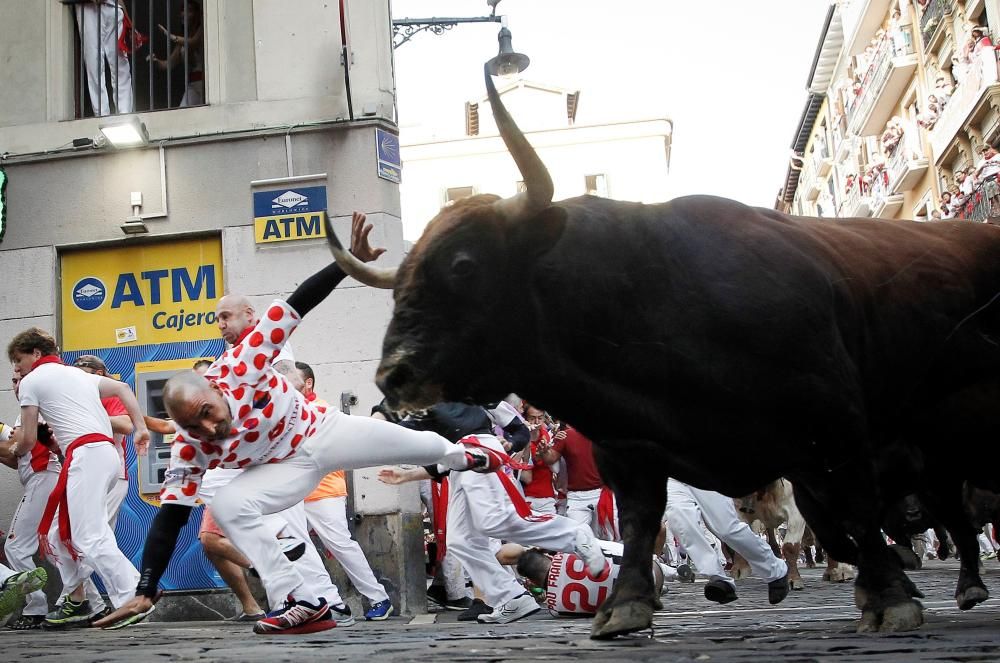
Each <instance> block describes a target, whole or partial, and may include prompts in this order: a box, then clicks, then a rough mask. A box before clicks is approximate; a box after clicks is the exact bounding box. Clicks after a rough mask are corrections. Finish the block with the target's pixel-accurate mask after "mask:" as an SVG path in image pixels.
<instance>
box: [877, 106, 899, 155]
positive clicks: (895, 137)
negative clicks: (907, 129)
mask: <svg viewBox="0 0 1000 663" xmlns="http://www.w3.org/2000/svg"><path fill="white" fill-rule="evenodd" d="M902 138H903V119H902V118H901V117H899V116H898V115H895V116H893V118H892V119H891V120H889V123H888V124H887V125H885V131H884V132H883V133H882V139H881V140H882V152H883V153H885V155H886V156H892V154H893V152H895V151H896V146H897V145H899V141H900V140H901V139H902Z"/></svg>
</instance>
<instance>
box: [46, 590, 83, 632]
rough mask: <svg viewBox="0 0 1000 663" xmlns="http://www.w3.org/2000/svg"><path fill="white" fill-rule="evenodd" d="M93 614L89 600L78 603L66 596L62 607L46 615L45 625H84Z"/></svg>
mask: <svg viewBox="0 0 1000 663" xmlns="http://www.w3.org/2000/svg"><path fill="white" fill-rule="evenodd" d="M91 612H92V611H91V609H90V601H88V600H87V599H84V600H82V601H80V602H79V603H77V602H76V601H73V600H71V599H70V598H69V597H68V596H66V597H64V598H63V603H62V605H61V606H59V607H57V608H56V609H55V610H53V611H52V612H50V613H49V614H47V615H45V623H46V624H48V625H49V626H68V625H70V624H84V623H86V622H87V620H89V619H90V613H91Z"/></svg>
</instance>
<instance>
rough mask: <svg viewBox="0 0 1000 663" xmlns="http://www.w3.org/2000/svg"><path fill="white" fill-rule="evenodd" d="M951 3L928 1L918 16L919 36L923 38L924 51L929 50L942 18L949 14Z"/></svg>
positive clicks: (940, 0) (939, 0) (935, 0)
mask: <svg viewBox="0 0 1000 663" xmlns="http://www.w3.org/2000/svg"><path fill="white" fill-rule="evenodd" d="M950 10H951V3H950V2H948V1H947V0H930V2H928V3H927V6H926V7H924V13H923V14H921V15H920V35H921V36H922V37H923V42H924V50H927V49H928V48H930V45H931V43H932V40H933V38H934V33H936V32H937V29H938V28H939V27H941V23H942V22H944V17H945V15H946V14H947V13H950Z"/></svg>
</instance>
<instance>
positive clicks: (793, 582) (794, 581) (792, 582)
mask: <svg viewBox="0 0 1000 663" xmlns="http://www.w3.org/2000/svg"><path fill="white" fill-rule="evenodd" d="M788 584H789V586H790V587H791V588H792V589H793V590H795V591H799V590H800V589H805V588H806V584H805V583H804V582H802V578H789V579H788Z"/></svg>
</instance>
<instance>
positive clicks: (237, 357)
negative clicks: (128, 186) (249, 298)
mask: <svg viewBox="0 0 1000 663" xmlns="http://www.w3.org/2000/svg"><path fill="white" fill-rule="evenodd" d="M363 225H364V215H360V214H355V217H354V230H355V232H354V233H353V237H354V241H352V247H351V250H352V252H354V254H355V255H356V256H357V257H358V258H360V259H361V260H365V261H367V260H370V259H372V258H373V257H374V256H375V255H378V253H377V252H375V251H374V250H373V249H371V247H370V246H369V245H368V241H367V234H368V233H367V231H368V230H369V229H370V227H368V228H364V230H363V231H362V230H361V228H362V226H363ZM344 276H345V274H344V272H343V271H342V270H341V268H340V267H339V266H338V265H337V263H331V264H330V265H329V266H328V267H326V268H325V269H323V270H321V271H320V272H318V273H316V274H314V275H313V276H311V277H309V278H308V279H306V280H305V281H303V283H302V284H301V285H300V286H299V287H298V288H297V289H296V290H295V292H294V293H292V295H291V296H290V297H289V298H288V300H287V301H282V300H280V299H278V300H275V301H274V302H273V303H272V304H271V305H270V306H269V307H268V308H267V311H266V313H265V314H264V315H263V316H261V320H260V321H259V322H258V323H257V325H256V326H255V327H254V329H253V331H252V332H251V333H250V334H248V335H247V336H246V337H245V338H244V339H243V340H242V341H241V342H240V343H238V344H237V345H235V346H233V347H232V348H230V349H229V350H227V351H226V352H224V353H223V354H222V356H221V357H219V359H217V360H216V361H215V362H214V363H213V364H212V365H211V366H210V367H209V369H208V371H207V372H206V373H205V375H204V377H202V376H200V375H198V374H197V373H195V372H194V371H185V372H183V373H179V374H177V375H175V376H173V377H172V378H170V380H168V381H167V383H166V385H165V386H164V390H163V401H164V405H165V406H166V409H167V412H168V413H169V415H170V417H171V418H172V419H173V420H174V422H175V423H176V425H177V427H178V434H177V437H176V438H175V440H174V442H173V445H172V448H171V457H170V465H169V468H168V469H167V473H166V477H165V479H164V485H163V489H162V491H161V494H160V498H161V503H162V507H161V509H160V512H159V513H158V514H157V516H156V518H155V519H154V520H153V523H152V526H151V528H150V531H149V535H148V536H147V538H146V545H145V549H144V551H143V559H142V569H141V571H142V574H141V578H140V580H139V585H138V587H137V589H136V596H135V598H134V599H132V600H131V601H130V602H129V603H127V604H126V605H125V606H123V607H122V608H120V609H119V610H116V611H115V612H114V613H112V614H111V615H109V616H108V617H107V618H106V619H104V620H101V621H100V622H97V625H98V626H102V627H106V626H111V627H119V626H121V625H128V624H131V623H135V622H136V621H138V620H140V619H142V618H143V617H144V616H145V615H147V614H149V612H150V611H151V610H152V608H153V603H154V602H155V597H156V594H157V584H158V582H159V580H160V577H161V576H162V574H163V572H164V571H165V570H166V567H167V564H168V562H169V561H170V557H171V555H172V554H173V550H174V546H175V545H176V541H177V536H178V533H179V532H180V529H181V527H183V526H184V524H185V523H186V522H187V519H188V516H189V514H190V512H191V508H192V507H193V506H194V504H195V499H196V498H197V496H198V491H199V487H200V484H201V479H202V476H203V473H204V472H205V470H207V469H213V468H216V467H230V468H232V467H238V468H244V471H243V473H242V474H240V475H239V476H237V477H235V478H234V479H233V480H232V481H231V482H230V483H229V484H227V485H225V486H223V487H221V488H220V489H219V490H218V492H217V493H216V495H215V498H214V500H213V501H212V512H213V515H214V516H215V520H216V522H217V523H218V525H219V526H220V527H221V528H222V530H223V531H224V532H225V533H226V536H228V537H229V538H230V540H231V541H232V542H233V544H234V545H235V546H236V547H237V548H238V549H239V550H240V551H242V552H243V554H244V555H246V557H247V558H248V559H249V560H250V562H251V563H252V564H253V566H254V568H255V569H256V570H257V572H258V573H259V574H260V578H261V582H262V583H263V585H264V589H265V590H266V592H267V597H268V600H269V602H270V604H271V606H272V607H276V608H277V609H275V610H274V611H273V612H271V613H268V615H267V616H266V617H264V618H263V619H261V620H260V621H258V622H257V623H256V624H255V625H254V632H255V633H262V634H267V633H275V634H282V633H312V632H315V631H322V630H325V629H329V628H333V627H334V626H336V622H335V620H334V619H333V616H332V615H331V614H330V606H329V605H328V604H327V602H326V599H324V598H323V596H322V592H321V590H320V588H319V587H318V586H317V584H316V583H315V581H314V579H312V578H303V577H302V575H301V574H300V573H299V572H298V571H297V570H296V568H295V566H294V565H293V564H292V563H291V562H290V561H289V560H288V559H287V558H286V557H285V556H284V555H283V554H282V552H281V549H280V547H279V545H278V541H277V539H275V538H274V535H273V532H271V531H270V530H268V529H267V528H266V527H265V526H264V524H263V521H262V516H264V515H266V514H272V513H277V512H279V511H283V510H285V509H287V508H289V507H291V506H292V505H294V504H297V503H299V502H301V501H302V500H303V498H305V497H306V496H307V495H308V494H309V493H311V492H312V491H313V489H314V488H315V487H316V486H317V484H319V482H320V480H321V479H322V478H323V477H324V476H326V475H327V474H328V473H330V472H332V471H333V470H338V469H355V468H359V467H371V466H373V465H387V464H391V463H400V462H403V463H418V464H435V463H440V464H441V465H442V466H443V467H445V468H448V469H453V470H466V469H474V470H478V471H492V470H495V469H496V467H497V464H496V462H495V461H493V459H492V458H491V457H490V456H489V455H488V454H486V453H484V452H482V451H481V450H478V449H467V448H466V447H463V446H460V445H456V444H452V443H450V442H449V441H448V440H446V439H445V438H443V437H441V436H440V435H437V434H436V433H433V432H429V431H427V432H418V431H411V430H406V429H403V428H400V427H399V426H395V425H393V424H390V423H387V422H385V421H379V420H376V419H370V418H368V417H352V416H349V415H345V414H342V413H340V412H339V411H337V410H335V409H326V410H325V411H321V410H320V409H319V408H316V407H314V406H313V405H312V404H311V403H309V402H308V401H307V400H306V398H305V397H304V396H303V395H302V394H301V393H300V392H299V391H297V390H296V389H294V388H293V387H292V386H291V385H290V384H289V383H288V382H287V381H286V379H285V376H284V375H282V374H280V373H278V372H277V371H276V370H275V369H274V366H273V365H272V362H273V360H274V358H275V357H276V356H277V355H278V353H279V352H280V350H281V347H282V345H283V344H284V343H285V341H286V340H287V339H288V337H289V336H290V335H291V334H292V332H294V331H295V329H296V328H297V327H298V325H299V321H300V320H301V318H302V316H304V315H306V314H308V313H309V311H311V310H312V309H313V308H314V307H315V306H316V305H318V304H319V303H320V302H321V301H323V299H324V298H326V296H327V295H329V294H330V292H332V291H333V289H334V287H336V285H337V284H338V283H340V281H341V280H343V278H344Z"/></svg>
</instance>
